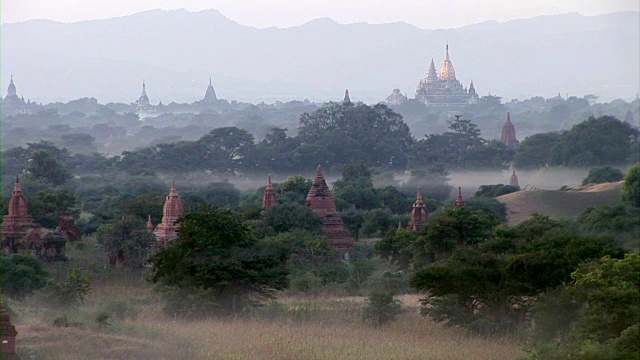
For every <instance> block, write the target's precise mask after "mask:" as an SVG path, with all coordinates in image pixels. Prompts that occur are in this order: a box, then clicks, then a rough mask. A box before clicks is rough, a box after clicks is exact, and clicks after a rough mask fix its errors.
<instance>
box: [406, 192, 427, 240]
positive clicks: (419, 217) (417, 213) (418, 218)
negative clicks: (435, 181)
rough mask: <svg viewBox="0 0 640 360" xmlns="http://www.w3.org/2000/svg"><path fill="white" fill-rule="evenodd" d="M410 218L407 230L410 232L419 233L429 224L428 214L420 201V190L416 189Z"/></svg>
mask: <svg viewBox="0 0 640 360" xmlns="http://www.w3.org/2000/svg"><path fill="white" fill-rule="evenodd" d="M410 217H411V220H409V225H408V226H407V229H409V230H411V231H420V230H422V228H424V227H425V226H427V225H428V224H429V213H428V212H427V207H426V206H425V205H424V201H423V200H422V190H421V189H420V188H418V195H417V196H416V202H415V203H414V204H413V209H412V210H411V215H410Z"/></svg>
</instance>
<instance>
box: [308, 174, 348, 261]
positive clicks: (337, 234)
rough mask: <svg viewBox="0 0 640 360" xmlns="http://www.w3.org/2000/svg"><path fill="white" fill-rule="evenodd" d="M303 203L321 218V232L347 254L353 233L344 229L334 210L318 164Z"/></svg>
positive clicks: (334, 204) (334, 203)
mask: <svg viewBox="0 0 640 360" xmlns="http://www.w3.org/2000/svg"><path fill="white" fill-rule="evenodd" d="M305 204H306V206H308V207H309V208H311V210H313V212H314V213H315V214H316V215H318V216H319V217H320V220H322V232H324V233H325V234H326V235H327V236H328V237H329V240H330V241H331V245H332V246H333V247H334V248H335V249H337V250H338V251H340V253H342V254H343V255H345V256H348V253H349V251H351V249H352V248H353V242H354V240H353V235H352V234H351V232H349V231H348V230H346V229H345V227H344V222H343V221H342V218H341V217H340V214H339V213H338V211H337V210H336V202H335V200H334V199H333V196H332V195H331V191H330V190H329V187H328V186H327V182H326V181H325V179H324V174H323V173H322V166H321V165H318V170H317V174H316V177H315V179H313V184H311V189H309V194H308V195H307V201H306V203H305Z"/></svg>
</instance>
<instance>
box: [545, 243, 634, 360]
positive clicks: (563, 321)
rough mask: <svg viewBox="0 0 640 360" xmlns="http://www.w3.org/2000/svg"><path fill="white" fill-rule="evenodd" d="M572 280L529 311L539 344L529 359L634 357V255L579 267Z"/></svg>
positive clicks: (597, 261)
mask: <svg viewBox="0 0 640 360" xmlns="http://www.w3.org/2000/svg"><path fill="white" fill-rule="evenodd" d="M572 278H573V281H572V282H571V283H570V284H568V285H566V286H563V287H561V288H559V289H558V290H556V291H553V292H549V293H547V294H545V295H544V296H542V297H541V298H540V300H539V301H538V302H537V303H536V304H535V306H534V309H533V318H534V320H535V321H536V323H537V324H538V325H537V326H536V328H535V333H534V335H535V338H536V339H538V340H539V341H540V342H539V343H538V348H537V350H536V352H535V353H534V358H545V359H573V358H584V359H634V358H637V357H638V353H640V346H638V344H640V325H638V319H639V318H640V307H639V306H638V304H639V303H640V285H639V284H640V255H638V254H627V255H626V256H625V258H624V259H612V258H610V257H608V256H606V257H603V258H601V259H599V260H595V261H592V262H587V263H583V264H581V265H580V266H578V268H577V270H576V271H575V272H574V273H573V274H572ZM558 340H559V342H558V343H555V344H553V342H556V341H558Z"/></svg>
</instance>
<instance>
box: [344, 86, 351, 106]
mask: <svg viewBox="0 0 640 360" xmlns="http://www.w3.org/2000/svg"><path fill="white" fill-rule="evenodd" d="M342 103H343V104H344V105H350V104H351V98H350V97H349V89H345V90H344V99H343V100H342Z"/></svg>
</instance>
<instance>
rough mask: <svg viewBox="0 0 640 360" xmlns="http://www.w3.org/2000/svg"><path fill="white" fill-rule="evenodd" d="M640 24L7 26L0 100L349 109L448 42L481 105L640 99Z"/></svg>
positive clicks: (554, 20)
mask: <svg viewBox="0 0 640 360" xmlns="http://www.w3.org/2000/svg"><path fill="white" fill-rule="evenodd" d="M258 11H259V10H258ZM639 19H640V16H639V13H638V12H620V13H614V14H609V15H600V16H593V17H586V16H582V15H579V14H575V13H573V14H565V15H557V16H543V17H535V18H531V19H523V20H514V21H509V22H504V23H498V22H495V21H488V22H483V23H479V24H474V25H469V26H465V27H462V28H457V29H440V30H425V29H420V28H417V27H415V26H412V25H409V24H406V23H390V24H382V25H372V24H366V23H356V24H338V23H336V22H334V21H333V20H331V19H327V18H323V19H316V20H313V21H311V22H308V23H306V24H304V25H301V26H296V27H290V28H285V29H280V28H266V29H256V28H253V27H249V26H243V25H240V24H238V23H236V22H234V21H232V20H229V19H227V18H226V17H224V16H223V15H222V14H220V13H219V12H217V11H215V10H207V11H202V12H188V11H186V10H175V11H161V10H153V11H147V12H142V13H138V14H134V15H130V16H125V17H119V18H112V19H106V20H92V21H83V22H77V23H59V22H54V21H48V20H31V21H26V22H22V23H15V24H3V25H2V32H1V41H2V48H1V51H2V53H1V61H2V69H1V75H2V92H3V93H4V92H5V91H6V87H7V85H8V81H9V75H10V74H13V75H14V79H15V81H16V85H17V87H18V94H19V95H20V94H24V96H25V98H30V99H32V100H36V101H41V102H49V101H67V100H70V99H75V98H79V97H87V96H93V97H96V98H98V100H99V101H100V102H103V103H106V102H111V101H121V102H127V103H128V102H131V101H134V100H135V99H137V97H138V96H139V94H140V90H141V82H142V80H143V79H144V80H145V81H146V82H147V93H148V95H149V97H150V99H151V102H152V103H157V102H158V101H160V100H161V101H163V102H164V103H167V102H170V101H177V102H192V101H194V100H197V99H199V98H201V97H202V96H203V95H204V91H205V89H206V86H207V83H208V79H209V76H210V75H211V76H212V77H213V82H214V86H215V88H216V92H217V93H218V96H219V97H221V98H225V99H228V100H239V101H251V102H260V101H265V102H272V101H274V100H282V101H287V100H292V99H300V100H301V99H304V98H308V99H310V100H314V101H324V100H329V99H334V100H337V99H341V98H342V94H343V93H344V89H345V88H349V90H350V92H351V95H352V99H353V100H363V101H365V102H376V101H381V100H384V99H385V98H386V96H387V95H388V94H389V93H391V90H392V89H394V88H400V89H401V90H402V91H403V92H405V93H406V94H407V95H408V96H410V97H413V95H414V92H415V88H416V85H417V83H418V80H419V78H421V77H424V76H425V75H426V72H427V70H428V65H429V62H430V60H431V58H433V59H434V60H435V62H436V64H437V66H440V64H441V63H442V60H443V57H444V46H445V44H446V43H447V41H448V42H449V45H450V53H451V58H452V61H453V64H454V66H455V69H456V74H457V77H458V79H460V80H461V81H462V82H463V84H465V85H466V86H468V84H469V81H470V80H472V79H473V81H474V83H475V86H476V89H477V90H478V92H479V93H480V94H481V95H487V94H488V93H489V92H490V93H491V94H495V95H500V96H503V97H504V98H505V100H509V99H511V98H516V97H517V98H520V99H523V98H528V97H531V96H534V95H541V96H545V97H549V96H553V95H556V94H557V93H561V94H562V95H563V96H564V95H565V94H567V93H568V94H569V95H578V96H582V95H585V94H589V93H593V94H596V95H598V96H600V97H601V98H603V99H605V100H607V99H612V98H617V97H621V98H626V99H630V98H634V97H635V96H636V93H637V92H638V91H639V89H638V87H639V86H638V82H639V79H640V70H639V67H638V64H639V63H640V45H639V44H640V22H639Z"/></svg>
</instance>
